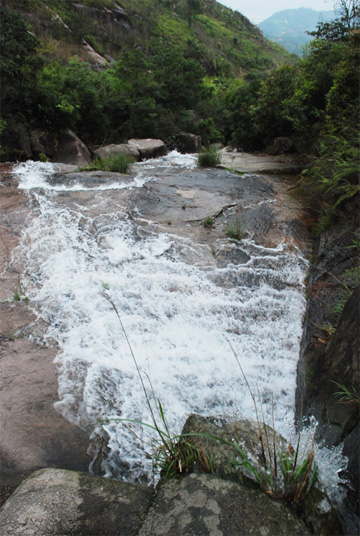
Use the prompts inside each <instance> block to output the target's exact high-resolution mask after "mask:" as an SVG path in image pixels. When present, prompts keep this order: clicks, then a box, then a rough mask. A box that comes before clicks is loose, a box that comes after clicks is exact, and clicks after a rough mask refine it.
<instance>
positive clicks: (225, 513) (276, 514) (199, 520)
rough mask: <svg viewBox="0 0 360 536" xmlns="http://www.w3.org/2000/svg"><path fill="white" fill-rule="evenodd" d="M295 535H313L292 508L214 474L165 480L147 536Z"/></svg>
mask: <svg viewBox="0 0 360 536" xmlns="http://www.w3.org/2000/svg"><path fill="white" fill-rule="evenodd" d="M169 534H171V535H172V536H198V535H200V534H201V535H202V536H206V535H209V536H210V535H211V536H229V535H232V534H233V535H235V534H236V535H238V536H245V535H252V534H256V535H261V536H273V535H275V534H276V535H277V536H281V535H284V536H285V535H286V536H289V534H291V535H292V536H297V535H299V536H300V535H307V534H311V533H310V532H309V531H308V529H307V528H306V527H305V525H304V524H303V523H302V522H301V521H299V520H298V519H297V518H296V517H295V516H294V515H293V514H292V513H291V512H290V510H289V509H288V508H287V507H286V506H285V505H284V504H281V503H279V502H275V501H272V500H271V499H270V498H269V497H267V496H266V495H265V494H264V493H262V492H260V491H258V490H253V489H248V488H246V487H244V486H242V485H240V484H237V483H236V482H229V481H225V480H222V479H220V478H218V477H216V476H212V475H200V474H195V473H193V474H191V475H189V476H186V477H183V478H180V479H174V480H170V481H167V482H165V484H163V485H162V486H161V487H160V489H159V490H158V493H157V496H156V498H155V501H154V502H153V504H152V506H151V509H150V511H149V513H148V515H147V517H146V520H145V522H144V524H143V526H142V528H141V530H140V532H139V535H141V536H167V535H169Z"/></svg>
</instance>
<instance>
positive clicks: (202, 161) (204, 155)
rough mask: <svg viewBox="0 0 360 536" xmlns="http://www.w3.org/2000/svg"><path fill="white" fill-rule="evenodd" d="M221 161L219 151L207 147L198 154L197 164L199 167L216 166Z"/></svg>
mask: <svg viewBox="0 0 360 536" xmlns="http://www.w3.org/2000/svg"><path fill="white" fill-rule="evenodd" d="M220 162H221V157H220V153H219V151H217V150H216V149H213V148H212V147H209V148H208V149H203V150H202V151H201V152H200V153H199V154H198V164H199V166H201V167H216V166H217V165H218V164H220Z"/></svg>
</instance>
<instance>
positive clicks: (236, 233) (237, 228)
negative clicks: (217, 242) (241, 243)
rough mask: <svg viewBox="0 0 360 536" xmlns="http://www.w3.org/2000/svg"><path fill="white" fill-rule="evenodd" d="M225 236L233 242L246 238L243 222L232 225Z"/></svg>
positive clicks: (237, 221)
mask: <svg viewBox="0 0 360 536" xmlns="http://www.w3.org/2000/svg"><path fill="white" fill-rule="evenodd" d="M225 234H226V236H227V237H228V238H230V239H231V240H241V238H243V236H244V231H243V229H242V223H241V221H240V220H236V221H235V222H234V223H232V224H230V225H229V226H228V227H227V229H226V233H225Z"/></svg>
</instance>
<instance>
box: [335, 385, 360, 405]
mask: <svg viewBox="0 0 360 536" xmlns="http://www.w3.org/2000/svg"><path fill="white" fill-rule="evenodd" d="M332 383H334V384H335V385H336V386H337V387H338V389H339V390H338V391H336V392H335V393H334V394H333V396H334V397H335V398H337V399H338V402H339V404H357V405H358V406H360V393H358V391H357V390H356V389H355V387H354V386H353V385H351V387H349V388H348V387H346V386H345V385H344V384H343V383H338V382H332Z"/></svg>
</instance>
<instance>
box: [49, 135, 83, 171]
mask: <svg viewBox="0 0 360 536" xmlns="http://www.w3.org/2000/svg"><path fill="white" fill-rule="evenodd" d="M90 161H91V155H90V151H89V149H88V148H87V147H86V145H85V144H84V143H83V142H82V141H81V140H80V138H79V137H78V136H77V135H76V134H75V133H74V132H73V131H72V130H69V129H68V130H66V131H65V132H64V133H63V134H62V135H61V136H60V138H59V144H58V146H57V148H56V151H55V153H54V155H53V156H52V158H51V162H59V163H62V164H74V165H75V166H87V165H88V164H90Z"/></svg>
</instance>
